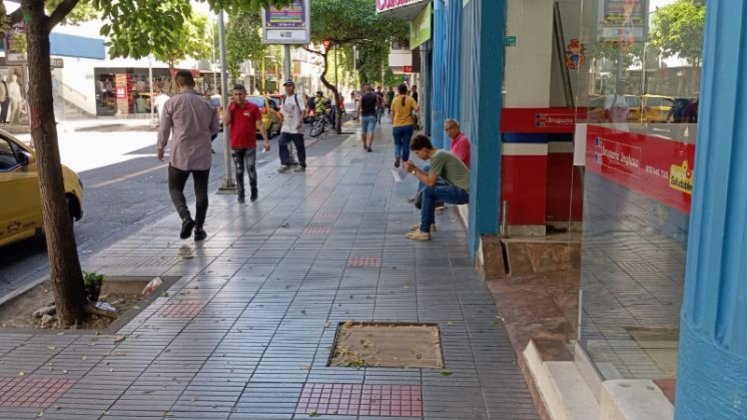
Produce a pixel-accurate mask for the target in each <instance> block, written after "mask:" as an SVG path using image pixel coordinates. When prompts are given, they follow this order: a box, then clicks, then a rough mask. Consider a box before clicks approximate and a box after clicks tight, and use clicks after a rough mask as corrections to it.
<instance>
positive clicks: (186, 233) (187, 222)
mask: <svg viewBox="0 0 747 420" xmlns="http://www.w3.org/2000/svg"><path fill="white" fill-rule="evenodd" d="M194 227H195V221H194V220H192V218H191V217H187V218H186V219H184V220H183V221H182V231H181V232H180V233H179V237H180V238H182V239H187V238H189V237H190V236H192V229H194Z"/></svg>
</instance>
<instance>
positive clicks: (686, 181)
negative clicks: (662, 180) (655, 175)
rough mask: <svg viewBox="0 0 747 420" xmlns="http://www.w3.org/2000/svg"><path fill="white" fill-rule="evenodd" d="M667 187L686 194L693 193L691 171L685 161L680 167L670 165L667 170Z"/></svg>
mask: <svg viewBox="0 0 747 420" xmlns="http://www.w3.org/2000/svg"><path fill="white" fill-rule="evenodd" d="M669 187H670V188H674V189H675V190H677V191H682V192H684V193H687V194H692V193H693V171H692V170H691V169H690V168H689V165H688V163H687V161H684V162H682V165H672V167H671V168H670V170H669Z"/></svg>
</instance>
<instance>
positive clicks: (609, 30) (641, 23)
mask: <svg viewBox="0 0 747 420" xmlns="http://www.w3.org/2000/svg"><path fill="white" fill-rule="evenodd" d="M598 11H599V13H598V18H597V40H598V41H608V42H619V43H621V44H632V43H635V42H642V41H645V40H646V27H647V18H648V0H599V5H598Z"/></svg>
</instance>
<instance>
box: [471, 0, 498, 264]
mask: <svg viewBox="0 0 747 420" xmlns="http://www.w3.org/2000/svg"><path fill="white" fill-rule="evenodd" d="M505 7H506V2H505V0H469V1H468V2H466V5H465V6H464V11H463V16H462V18H463V22H462V31H463V32H462V56H461V59H462V63H463V67H462V70H463V72H462V83H461V91H460V94H461V105H462V108H461V115H463V116H464V118H463V119H462V122H463V124H462V127H463V128H464V131H465V133H466V134H467V135H468V136H469V138H470V142H471V151H470V153H471V157H470V164H471V171H470V197H469V198H470V202H469V227H468V241H469V242H468V246H469V251H470V254H471V255H472V256H473V257H474V255H475V253H476V251H477V248H478V245H479V243H480V235H483V234H495V233H497V232H498V209H499V206H498V202H499V197H500V185H501V137H500V110H501V105H502V97H501V86H502V85H503V61H504V46H503V42H501V40H503V37H504V27H505V21H506V13H505Z"/></svg>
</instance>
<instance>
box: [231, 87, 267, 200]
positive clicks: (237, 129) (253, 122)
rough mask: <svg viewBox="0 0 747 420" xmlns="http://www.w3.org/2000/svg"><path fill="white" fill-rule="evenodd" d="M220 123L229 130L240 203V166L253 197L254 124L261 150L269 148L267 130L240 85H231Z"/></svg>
mask: <svg viewBox="0 0 747 420" xmlns="http://www.w3.org/2000/svg"><path fill="white" fill-rule="evenodd" d="M223 123H224V125H225V126H226V127H229V130H230V131H231V149H232V152H231V155H232V156H233V163H234V165H235V166H236V186H237V188H238V192H239V203H243V202H244V197H245V195H244V169H245V168H246V170H247V171H248V172H249V187H250V188H251V196H250V200H252V201H254V200H256V199H257V165H256V162H257V127H259V132H260V133H262V138H263V139H264V143H265V144H264V146H265V151H266V152H267V151H269V150H270V140H269V139H268V137H267V129H266V128H265V125H264V124H263V123H262V114H260V112H259V107H258V106H257V105H254V104H253V103H251V102H247V100H246V88H244V86H243V85H235V86H234V87H233V96H232V100H231V104H230V105H228V112H226V113H225V115H224V116H223Z"/></svg>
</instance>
